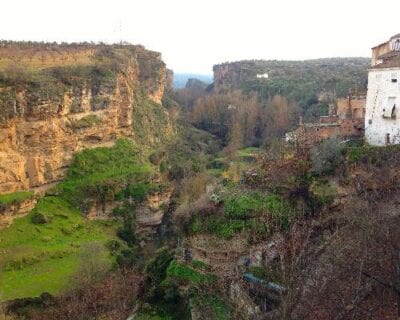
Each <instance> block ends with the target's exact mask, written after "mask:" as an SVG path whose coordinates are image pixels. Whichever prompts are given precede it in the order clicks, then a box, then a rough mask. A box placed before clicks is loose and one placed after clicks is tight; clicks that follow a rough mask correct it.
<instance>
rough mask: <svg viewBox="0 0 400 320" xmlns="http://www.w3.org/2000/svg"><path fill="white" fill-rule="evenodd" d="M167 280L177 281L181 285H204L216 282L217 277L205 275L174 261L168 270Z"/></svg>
mask: <svg viewBox="0 0 400 320" xmlns="http://www.w3.org/2000/svg"><path fill="white" fill-rule="evenodd" d="M166 275H167V280H169V281H171V280H172V281H176V282H178V283H180V284H183V283H186V284H188V283H190V284H204V283H210V282H211V281H213V280H215V276H214V275H211V274H204V273H202V272H199V271H197V270H195V269H193V268H191V267H189V266H187V265H185V264H183V263H180V262H177V261H176V260H173V261H172V262H171V263H170V265H169V266H168V268H167V273H166Z"/></svg>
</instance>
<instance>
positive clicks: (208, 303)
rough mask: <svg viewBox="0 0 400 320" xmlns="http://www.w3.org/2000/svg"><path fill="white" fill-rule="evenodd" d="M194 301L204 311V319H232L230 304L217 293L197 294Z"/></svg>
mask: <svg viewBox="0 0 400 320" xmlns="http://www.w3.org/2000/svg"><path fill="white" fill-rule="evenodd" d="M192 301H193V303H194V304H195V305H197V307H198V310H201V311H202V319H213V320H214V319H215V320H228V319H231V317H230V314H229V307H228V305H227V304H226V303H225V302H224V301H223V300H222V299H221V298H219V297H218V296H216V295H213V294H210V295H200V296H195V297H194V298H193V300H192Z"/></svg>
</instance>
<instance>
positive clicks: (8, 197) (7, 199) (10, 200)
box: [0, 191, 33, 205]
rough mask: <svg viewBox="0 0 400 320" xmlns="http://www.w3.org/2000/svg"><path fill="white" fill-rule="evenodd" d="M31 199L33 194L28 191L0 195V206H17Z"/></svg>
mask: <svg viewBox="0 0 400 320" xmlns="http://www.w3.org/2000/svg"><path fill="white" fill-rule="evenodd" d="M32 197H33V193H32V192H30V191H21V192H14V193H6V194H1V195H0V204H3V205H11V204H18V203H20V202H22V201H25V200H28V199H31V198H32Z"/></svg>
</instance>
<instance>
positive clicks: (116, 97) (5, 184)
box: [0, 46, 173, 193]
mask: <svg viewBox="0 0 400 320" xmlns="http://www.w3.org/2000/svg"><path fill="white" fill-rule="evenodd" d="M43 50H44V51H45V52H47V51H46V50H48V49H46V50H45V49H43ZM102 50H103V51H106V50H108V51H106V52H102ZM106 50H105V49H104V48H96V46H94V47H93V48H92V50H90V51H86V52H89V54H91V57H90V58H91V60H90V61H91V62H90V64H89V66H79V67H76V66H71V65H68V66H65V65H62V66H61V67H58V68H54V67H52V68H47V69H46V68H42V70H40V75H41V78H39V79H37V78H34V80H31V78H30V79H29V82H28V81H27V82H26V83H23V84H22V85H21V84H20V83H19V82H17V81H14V82H13V81H8V82H7V81H6V80H7V76H8V74H7V73H8V72H9V71H8V70H9V69H6V70H5V71H3V79H2V78H1V77H0V193H9V192H15V191H18V190H27V189H31V188H44V187H45V186H46V185H49V184H51V183H53V182H56V181H59V180H60V179H61V178H62V177H63V174H64V172H65V170H66V168H67V167H68V164H69V163H70V161H71V159H72V157H73V155H74V153H75V152H77V151H79V150H82V149H84V148H92V147H98V146H109V145H112V144H113V142H114V141H115V140H116V139H117V138H119V137H130V138H132V139H134V140H135V141H136V142H137V143H138V144H140V135H139V133H138V132H136V131H137V130H138V129H137V126H138V124H137V123H136V127H135V126H134V125H133V122H134V117H135V112H137V111H139V112H140V114H145V113H146V110H144V109H145V108H146V106H147V105H148V104H149V103H151V104H152V105H153V106H154V105H156V106H157V108H158V109H159V110H158V112H159V113H161V114H162V117H163V119H164V122H163V125H162V126H161V127H158V128H157V129H158V130H159V131H161V132H157V133H156V134H157V137H163V138H165V137H168V136H171V135H172V134H173V130H172V125H171V123H170V121H169V118H168V113H167V111H166V110H165V109H163V108H162V107H161V106H160V105H159V104H160V103H161V99H162V96H163V93H164V88H165V85H166V75H167V71H166V68H165V64H164V63H163V61H162V60H161V55H160V54H159V53H156V52H152V51H148V50H146V49H144V48H143V47H141V46H127V47H119V48H115V47H109V48H106ZM121 52H122V53H121ZM111 54H112V58H109V56H110V55H111ZM122 55H123V58H124V59H122V58H121V56H122ZM106 59H107V60H106ZM111 59H114V60H111ZM117 59H118V60H117ZM93 61H94V62H93ZM99 61H100V62H99ZM104 61H107V63H104ZM110 61H111V62H110ZM115 61H117V62H118V68H117V69H113V71H114V72H109V70H108V69H106V67H109V66H113V63H116V62H115ZM61 62H62V63H64V62H65V59H63V58H62V57H61V58H60V64H61ZM75 62H76V63H77V64H78V62H79V61H75ZM21 63H22V64H23V63H24V61H22V62H21ZM26 63H28V64H29V61H28V60H27V62H26ZM52 65H54V61H52ZM85 68H86V69H85ZM81 70H84V71H85V72H86V73H84V74H83V75H82V72H81ZM87 70H89V71H87ZM57 72H58V73H57ZM0 73H1V69H0ZM49 74H51V77H49V76H48V75H49ZM59 74H61V76H60V75H59ZM99 74H100V76H99ZM24 76H25V77H27V75H24ZM4 79H6V80H4ZM49 79H50V80H49ZM1 80H3V81H1ZM32 81H33V82H32ZM49 92H50V93H49ZM54 92H56V93H54ZM141 109H143V110H141ZM149 117H151V115H149ZM139 126H140V123H139ZM146 133H147V134H149V135H151V134H153V133H154V132H153V131H152V130H146ZM157 139H158V140H160V139H161V138H156V139H153V142H157V141H158V140H157Z"/></svg>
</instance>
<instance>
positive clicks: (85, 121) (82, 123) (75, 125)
mask: <svg viewBox="0 0 400 320" xmlns="http://www.w3.org/2000/svg"><path fill="white" fill-rule="evenodd" d="M99 122H100V119H99V117H98V116H96V115H95V114H90V115H88V116H86V117H83V118H80V119H78V120H71V122H70V127H71V128H72V129H73V130H79V129H86V128H90V127H93V126H94V125H96V124H98V123H99Z"/></svg>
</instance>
